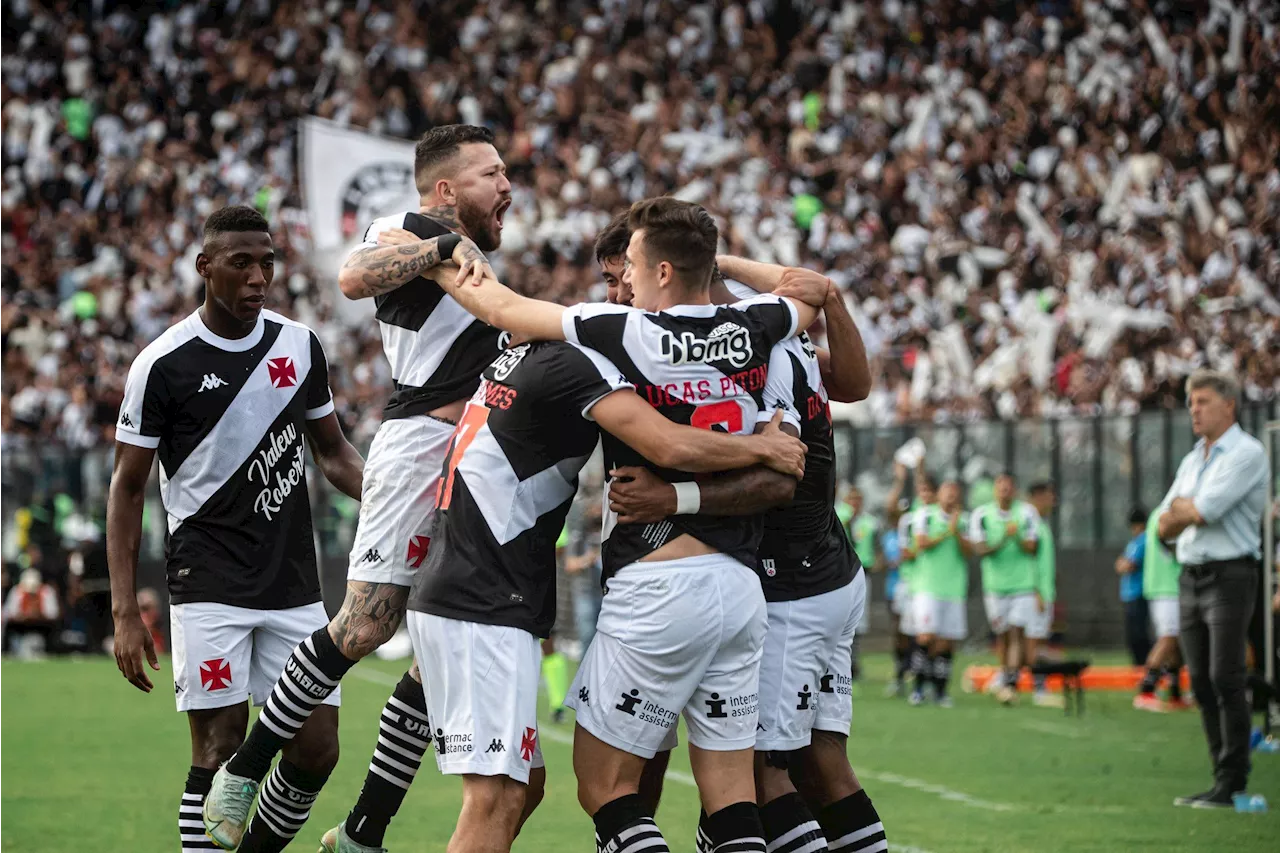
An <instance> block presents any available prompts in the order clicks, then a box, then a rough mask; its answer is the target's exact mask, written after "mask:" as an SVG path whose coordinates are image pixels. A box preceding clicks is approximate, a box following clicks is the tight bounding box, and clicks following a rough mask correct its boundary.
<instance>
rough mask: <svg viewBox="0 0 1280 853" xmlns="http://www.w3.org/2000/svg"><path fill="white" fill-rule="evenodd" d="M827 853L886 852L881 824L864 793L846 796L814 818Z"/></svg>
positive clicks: (869, 798)
mask: <svg viewBox="0 0 1280 853" xmlns="http://www.w3.org/2000/svg"><path fill="white" fill-rule="evenodd" d="M818 823H819V824H820V825H821V826H822V831H823V832H824V833H825V834H826V836H827V839H828V841H827V849H828V850H829V851H831V853H883V851H885V850H888V849H889V841H888V839H887V838H885V833H884V824H883V823H881V822H880V815H879V814H877V813H876V807H875V806H874V805H872V804H871V797H869V796H867V792H866V791H859V792H858V793H856V794H850V795H849V796H847V797H845V798H844V799H843V800H837V801H836V802H834V803H832V804H831V805H829V806H827V807H826V808H824V809H823V810H822V812H821V813H820V814H819V815H818Z"/></svg>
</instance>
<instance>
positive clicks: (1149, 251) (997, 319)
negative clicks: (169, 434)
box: [3, 0, 1280, 448]
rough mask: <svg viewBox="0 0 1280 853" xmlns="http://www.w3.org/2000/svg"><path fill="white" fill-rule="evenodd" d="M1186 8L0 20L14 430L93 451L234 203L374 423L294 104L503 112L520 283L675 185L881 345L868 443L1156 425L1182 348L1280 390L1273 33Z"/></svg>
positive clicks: (360, 338)
mask: <svg viewBox="0 0 1280 853" xmlns="http://www.w3.org/2000/svg"><path fill="white" fill-rule="evenodd" d="M1185 5H1187V4H1181V3H1173V2H1168V1H1167V0H1165V2H1149V3H1148V2H1141V0H1138V2H1132V3H1130V2H1124V1H1123V0H1107V2H1075V3H1072V2H1064V0H1046V2H1042V3H1039V4H1037V5H1036V8H1035V10H1034V11H1032V10H1024V9H1022V4H1011V3H994V2H980V1H979V2H970V3H961V2H933V3H930V2H925V3H918V4H902V3H897V2H888V3H870V2H866V3H853V2H846V3H840V2H831V3H823V2H798V3H778V2H769V0H757V2H752V3H746V4H714V5H713V4H701V5H695V4H691V3H681V2H620V0H612V2H609V0H606V2H601V3H594V2H592V3H588V2H571V3H568V4H557V5H556V6H555V7H554V11H555V13H556V14H554V15H553V14H551V12H552V6H551V4H547V3H532V2H530V3H523V4H522V3H515V2H507V3H502V2H489V3H484V2H481V3H474V2H430V3H428V2H416V3H409V2H401V3H380V2H365V3H361V4H354V5H352V4H343V3H337V2H328V3H321V2H285V3H279V4H273V3H266V2H239V3H233V4H231V6H230V7H227V8H225V9H224V7H223V6H222V4H210V3H183V4H176V3H174V4H168V5H167V7H166V8H165V9H163V10H161V11H158V12H156V13H154V14H151V13H147V12H140V11H137V10H135V9H133V8H130V7H129V6H127V5H125V4H118V3H112V2H103V3H97V4H68V3H61V4H54V6H53V8H47V9H42V8H41V7H39V6H38V5H37V4H34V3H30V2H22V0H19V2H12V3H6V8H5V19H4V30H3V48H4V51H3V52H4V60H3V62H4V106H3V112H4V119H5V122H4V125H5V126H4V132H3V135H4V139H3V173H4V195H3V215H4V236H3V240H4V249H5V252H4V261H3V292H4V308H3V330H4V379H3V421H4V423H3V427H4V435H5V441H6V444H7V445H9V446H13V444H14V443H15V442H17V443H21V442H22V441H24V440H25V441H30V440H32V439H34V438H36V437H40V438H43V439H47V438H49V437H56V438H57V439H58V440H59V441H61V442H63V443H65V444H67V445H69V446H71V447H73V448H84V447H91V446H94V445H99V444H103V443H105V442H109V440H110V438H111V429H112V423H113V421H114V416H115V412H116V409H117V406H118V404H119V401H120V395H121V391H122V384H123V380H124V376H125V372H126V368H127V365H128V363H129V361H130V360H131V358H132V357H133V355H134V353H135V352H136V351H137V349H138V348H139V347H141V346H142V345H144V344H145V343H146V342H147V341H149V340H151V339H152V338H154V337H155V336H156V335H158V334H159V333H160V332H161V331H162V330H163V329H164V328H166V327H167V326H168V325H169V324H170V323H172V322H174V320H175V319H176V318H177V317H180V316H182V315H183V314H184V313H186V312H188V311H190V310H192V309H193V308H194V306H195V305H196V304H197V301H198V299H199V295H200V281H199V279H198V277H197V276H196V275H195V272H194V257H195V253H196V251H197V250H198V239H199V223H200V222H201V220H202V219H203V217H204V216H205V215H206V214H207V213H208V212H209V211H210V210H212V209H214V208H216V207H218V206H221V205H223V204H228V203H234V202H249V203H252V204H255V205H257V206H259V207H260V208H261V209H263V210H264V211H265V212H266V213H267V215H268V217H269V219H270V220H271V221H272V222H273V224H275V226H276V234H275V237H276V240H277V243H278V244H281V245H283V247H284V257H285V263H284V264H283V265H278V266H277V274H276V275H277V282H276V287H275V296H274V297H273V300H274V303H273V306H272V307H274V308H276V309H278V310H281V311H283V312H284V313H287V314H289V315H291V316H294V317H296V318H298V319H300V320H302V321H304V322H307V323H309V324H311V325H313V326H314V327H315V328H316V329H317V331H318V332H319V333H320V335H321V337H322V338H323V340H324V343H325V345H326V347H327V348H328V350H329V352H330V355H331V360H332V361H333V363H334V370H333V382H334V386H335V387H334V390H335V394H336V396H337V399H338V401H339V404H340V409H339V411H340V415H341V417H342V419H343V421H344V423H345V425H346V426H347V428H348V429H349V430H351V431H352V432H353V433H354V436H355V437H356V438H357V439H359V440H367V438H368V437H369V436H371V434H372V431H373V429H374V428H375V427H376V424H377V422H378V417H379V414H378V413H379V408H380V404H381V402H382V400H383V398H384V397H385V395H386V393H387V389H388V387H389V375H388V369H387V365H386V361H385V359H384V358H383V357H382V355H381V352H380V342H379V340H378V337H377V332H376V329H375V328H374V325H373V324H371V323H359V324H356V325H355V326H354V328H347V327H346V326H345V324H344V323H343V322H341V321H340V320H339V318H338V316H337V313H336V311H335V310H334V301H335V299H337V298H339V297H337V295H336V294H335V293H334V288H333V286H332V278H333V274H334V271H333V270H329V269H310V268H308V265H307V257H308V244H307V229H306V215H305V213H304V211H303V206H302V195H301V192H300V189H299V187H298V183H297V169H296V165H295V145H294V143H295V140H296V135H295V123H294V121H293V120H294V119H296V118H298V117H300V116H303V115H306V114H317V115H320V116H324V117H327V118H331V119H334V120H337V121H340V122H345V123H348V124H350V125H351V126H353V127H358V128H365V129H368V130H370V131H374V132H377V133H381V134H388V135H393V136H402V137H406V138H412V137H414V136H416V135H417V134H419V133H421V132H422V131H423V130H424V129H426V128H427V127H429V126H431V125H432V124H439V123H448V122H456V121H462V122H471V123H484V124H489V125H492V126H494V127H495V129H497V130H498V131H499V147H500V150H502V151H503V152H504V155H505V157H506V160H507V162H508V165H509V168H510V171H511V174H512V177H513V181H514V183H515V184H516V193H515V195H516V203H515V206H514V207H513V209H512V211H511V212H510V213H509V214H508V216H507V223H506V230H505V233H504V247H503V252H502V255H503V258H502V269H501V272H502V274H503V275H504V277H505V278H506V279H507V280H508V281H510V282H512V283H513V284H514V285H515V286H517V287H519V288H520V289H522V290H525V291H527V292H532V293H536V294H540V295H543V296H547V297H550V298H554V299H558V300H562V301H572V300H578V299H582V298H598V297H599V296H600V295H601V294H600V293H599V288H598V286H597V285H596V282H597V281H598V279H599V276H598V275H597V273H596V270H595V267H594V259H593V257H592V255H591V252H590V246H591V242H592V239H593V237H594V234H595V232H596V230H597V229H598V228H599V227H600V225H601V224H602V223H603V222H605V221H607V219H608V217H609V216H610V214H611V213H613V212H614V211H616V210H618V209H619V208H620V207H622V206H623V205H625V204H627V203H629V202H631V201H633V200H635V199H638V198H641V197H643V196H647V195H653V194H658V193H665V192H675V193H677V194H679V195H680V196H681V197H684V198H689V199H695V200H698V201H700V202H702V203H704V204H705V205H707V206H708V207H709V208H710V209H712V210H713V211H714V212H716V213H717V214H718V215H719V216H720V217H721V221H722V224H723V226H724V233H725V236H726V240H727V243H728V248H729V249H730V250H732V251H735V252H742V253H745V254H750V255H752V256H754V257H757V258H760V259H763V260H776V261H780V262H783V263H788V264H806V265H813V266H817V267H821V268H824V269H827V270H830V274H831V275H832V277H833V278H834V279H836V280H837V281H838V283H839V284H840V285H841V286H842V287H844V288H845V289H846V291H847V292H848V293H849V295H850V297H851V301H852V302H853V304H854V305H855V307H856V309H857V317H858V319H859V321H860V323H861V324H862V327H863V330H864V334H865V336H866V337H867V339H868V342H869V344H870V346H871V348H872V349H873V351H874V352H875V353H876V354H877V355H878V359H877V361H878V364H879V369H880V370H881V376H880V380H881V381H880V382H878V383H877V386H876V390H875V392H874V393H873V396H872V398H871V400H870V402H869V404H867V405H865V406H863V407H860V409H861V412H862V415H861V417H864V418H866V419H870V420H874V421H875V422H879V423H893V422H899V421H903V420H912V419H926V420H928V419H932V420H947V419H969V418H983V417H1001V418H1017V417H1029V416H1037V415H1049V416H1053V415H1064V414H1069V413H1076V412H1083V413H1092V412H1097V411H1107V412H1129V411H1134V410H1136V409H1137V408H1139V407H1141V406H1149V405H1157V406H1158V405H1174V404H1176V403H1177V402H1178V400H1179V397H1180V384H1181V380H1182V379H1183V378H1184V377H1185V376H1186V375H1187V373H1188V372H1189V371H1190V370H1191V369H1193V368H1194V367H1197V366H1200V365H1202V364H1205V365H1209V366H1214V367H1219V368H1222V367H1227V368H1230V369H1233V370H1235V371H1236V372H1237V373H1239V374H1240V375H1241V377H1242V378H1243V380H1244V385H1245V388H1246V392H1247V394H1248V396H1249V398H1250V399H1270V398H1274V396H1275V395H1276V393H1277V390H1278V389H1280V356H1278V354H1277V347H1278V346H1280V303H1278V302H1277V298H1276V295H1277V292H1278V290H1280V250H1278V246H1277V238H1276V234H1278V233H1280V170H1278V169H1277V167H1276V162H1277V157H1278V156H1280V90H1278V89H1277V87H1275V86H1274V81H1275V80H1276V79H1277V76H1280V31H1278V30H1277V26H1276V22H1277V13H1276V11H1275V7H1274V4H1271V3H1268V2H1264V0H1249V2H1247V3H1241V4H1237V8H1235V9H1233V8H1232V7H1231V5H1230V4H1227V3H1225V2H1220V0H1219V2H1214V3H1211V4H1198V5H1202V6H1203V7H1204V8H1203V9H1201V10H1200V11H1199V12H1197V13H1194V14H1193V13H1187V12H1181V11H1179V10H1180V9H1181V8H1182V7H1183V6H1185ZM576 22H581V23H576Z"/></svg>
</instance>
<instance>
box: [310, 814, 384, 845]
mask: <svg viewBox="0 0 1280 853" xmlns="http://www.w3.org/2000/svg"><path fill="white" fill-rule="evenodd" d="M319 853H387V848H385V847H365V846H364V845H363V844H357V843H356V842H354V841H352V840H351V836H349V835H347V822H346V821H345V820H344V821H343V822H342V823H340V824H338V825H337V826H335V827H334V828H333V829H331V830H329V831H328V832H326V833H325V834H324V837H323V838H321V839H320V850H319Z"/></svg>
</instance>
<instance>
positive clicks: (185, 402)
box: [107, 207, 363, 851]
mask: <svg viewBox="0 0 1280 853" xmlns="http://www.w3.org/2000/svg"><path fill="white" fill-rule="evenodd" d="M274 261H275V253H274V251H273V249H272V244H271V235H270V233H269V232H268V226H267V221H266V220H265V219H263V218H262V216H261V215H260V214H259V213H258V212H257V211H255V210H253V209H251V208H248V207H228V208H224V209H222V210H219V211H217V212H216V213H214V214H213V215H212V216H210V217H209V218H208V219H207V220H206V221H205V226H204V245H203V247H202V250H201V252H200V254H199V255H197V256H196V271H197V272H198V273H199V274H200V277H201V278H202V279H204V284H205V301H204V305H203V306H202V307H201V308H200V309H199V310H198V311H196V312H195V313H194V314H192V315H190V316H189V317H187V318H186V319H184V320H182V321H181V322H180V323H178V324H177V325H175V326H173V327H171V328H170V329H169V330H168V331H166V332H165V333H164V334H162V335H161V336H160V337H159V338H157V339H156V340H155V341H154V342H153V343H151V344H150V345H149V346H147V347H146V348H145V349H144V350H143V351H142V352H141V353H139V355H138V357H137V359H136V360H135V361H134V363H133V366H132V367H131V368H130V369H129V379H128V382H127V383H126V385H125V395H124V402H123V403H122V404H121V407H120V419H119V421H118V422H117V424H116V442H117V444H116V460H115V469H114V471H113V473H112V476H111V492H110V496H109V498H108V501H107V549H108V559H109V566H110V573H111V598H112V612H113V614H114V616H115V623H116V627H115V653H116V663H117V664H118V665H119V667H120V671H121V672H122V673H123V674H124V676H125V678H127V679H128V680H129V682H130V683H132V684H133V685H134V686H135V687H137V688H138V689H140V690H142V691H143V692H148V693H149V692H150V691H151V689H152V683H151V679H150V678H149V676H148V675H147V672H146V669H145V668H144V666H143V658H144V657H145V658H146V661H147V663H148V664H149V665H150V666H151V668H152V669H159V665H158V663H157V662H156V655H155V648H154V645H153V643H152V639H151V634H150V632H149V631H148V630H147V628H146V627H145V626H144V625H143V622H142V619H141V617H140V615H139V609H138V600H137V595H136V592H135V576H136V572H137V560H138V545H139V542H140V539H141V535H142V503H143V496H144V494H145V491H146V484H147V479H148V477H149V475H150V472H151V463H152V460H153V459H154V458H155V457H156V455H157V453H158V455H159V457H160V468H161V477H160V497H161V501H162V503H163V504H164V509H165V515H166V518H167V521H168V526H167V529H166V536H165V562H166V566H167V574H168V585H169V596H170V601H171V602H172V607H171V608H170V611H169V614H170V622H171V624H172V631H173V676H174V691H175V693H176V694H177V703H178V710H179V711H184V712H186V714H187V719H188V722H189V724H190V728H191V770H190V772H189V774H188V776H187V786H186V790H185V791H184V792H183V795H182V804H181V806H180V809H179V817H178V826H179V832H180V835H181V838H182V849H183V850H184V851H187V850H207V849H212V848H213V846H214V841H211V840H210V838H209V837H208V836H206V835H205V829H204V825H203V823H202V822H201V819H200V813H201V808H202V806H203V803H204V800H205V797H206V795H207V794H208V793H209V789H210V784H211V782H212V780H213V776H214V771H215V770H216V769H217V768H218V766H219V765H220V764H221V763H222V762H224V761H226V760H227V758H229V757H230V756H231V754H232V752H234V751H235V749H236V747H237V746H238V745H239V744H240V742H241V741H242V740H243V739H244V733H245V729H246V728H247V726H248V722H249V707H248V705H247V704H246V701H245V700H246V699H248V698H250V697H252V698H253V701H254V702H255V703H257V704H262V703H263V702H264V701H266V698H267V695H268V693H269V692H270V690H271V685H272V684H273V683H274V681H275V678H276V676H277V675H278V674H279V672H280V670H281V669H282V668H283V667H284V666H285V661H286V660H287V659H288V658H289V653H290V651H291V650H292V649H293V648H294V646H296V645H297V644H298V643H299V642H301V641H302V640H304V639H305V638H306V637H307V636H308V635H309V634H311V633H312V632H313V631H315V630H316V629H318V628H322V627H323V625H324V624H325V622H326V621H327V617H326V615H325V611H324V606H323V604H321V602H320V582H319V576H318V573H317V567H316V555H315V549H314V544H313V537H312V532H311V505H310V502H309V500H308V498H307V480H306V466H305V462H306V457H305V454H306V450H305V446H306V444H307V443H310V445H311V451H312V455H313V457H314V458H315V461H316V464H317V465H318V466H319V468H320V470H321V472H322V473H323V474H324V475H325V477H326V478H327V479H328V480H329V481H330V482H331V483H333V484H334V485H335V486H337V487H338V489H340V490H341V491H343V492H345V493H346V494H348V495H350V496H351V497H355V498H358V497H359V496H360V485H361V469H362V468H363V462H362V460H361V459H360V455H359V454H358V453H357V452H356V451H355V449H354V448H353V447H352V446H351V445H350V444H349V443H348V442H347V440H346V438H345V437H344V436H343V434H342V428H341V427H340V426H339V424H338V418H337V415H335V414H334V410H333V400H332V398H331V395H330V393H329V373H328V365H327V363H326V361H325V355H324V350H323V349H322V348H321V346H320V341H319V339H318V338H316V336H315V333H314V332H312V331H311V330H310V329H308V328H307V327H306V326H304V325H302V324H301V323H295V322H293V321H292V320H289V319H286V318H285V317H282V316H280V315H279V314H276V313H274V312H272V311H266V310H264V309H263V305H264V304H265V303H266V297H267V291H268V290H269V289H270V287H271V281H272V276H273V270H274ZM307 701H310V699H308V700H307ZM315 704H316V705H322V707H320V708H318V709H317V710H316V712H315V713H314V714H312V715H310V719H309V721H308V722H307V724H306V725H305V726H301V727H300V731H299V732H298V737H297V738H296V739H295V740H294V741H293V742H292V743H291V744H290V745H289V747H288V748H287V749H286V750H285V751H284V757H283V758H282V759H281V761H280V763H279V765H278V766H277V767H276V769H275V771H274V772H273V773H272V774H271V778H270V779H268V780H267V784H266V786H265V787H264V789H263V797H262V801H261V803H260V805H259V809H258V819H256V820H255V821H254V824H253V826H252V827H251V828H250V831H249V833H248V835H247V836H246V837H245V838H244V843H245V849H249V850H255V851H276V850H282V849H283V848H284V846H285V845H286V844H287V843H288V841H289V839H290V838H292V837H293V835H294V834H295V833H296V832H297V831H298V829H299V828H300V827H301V825H302V823H303V822H304V821H305V820H306V819H307V815H308V813H309V812H310V810H311V804H312V803H313V802H314V801H315V797H316V794H317V792H319V790H320V787H321V785H322V784H323V783H324V781H325V779H326V778H327V777H328V775H329V772H330V771H331V770H332V769H333V767H334V765H335V764H336V763H337V760H338V713H337V706H338V693H337V692H336V691H335V692H332V693H327V695H326V696H325V697H323V699H317V700H315ZM247 809H248V804H247V803H246V804H245V811H244V812H241V813H238V814H237V815H236V816H237V817H238V818H239V820H240V822H241V825H242V826H243V823H244V820H245V818H246V816H247ZM213 839H214V840H216V841H218V842H219V843H222V844H225V843H230V842H239V841H240V838H239V835H238V834H237V835H236V836H235V837H234V838H229V837H227V836H225V835H220V834H218V833H217V828H216V827H215V834H214V835H213Z"/></svg>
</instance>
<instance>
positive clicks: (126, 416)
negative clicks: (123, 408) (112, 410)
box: [120, 412, 133, 427]
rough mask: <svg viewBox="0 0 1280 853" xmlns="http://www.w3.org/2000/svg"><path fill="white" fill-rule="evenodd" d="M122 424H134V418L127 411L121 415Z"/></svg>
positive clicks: (128, 425) (129, 425) (130, 425)
mask: <svg viewBox="0 0 1280 853" xmlns="http://www.w3.org/2000/svg"><path fill="white" fill-rule="evenodd" d="M120 426H127V427H132V426H133V420H132V419H131V418H130V417H129V414H128V413H127V412H126V413H124V414H122V415H120Z"/></svg>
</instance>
